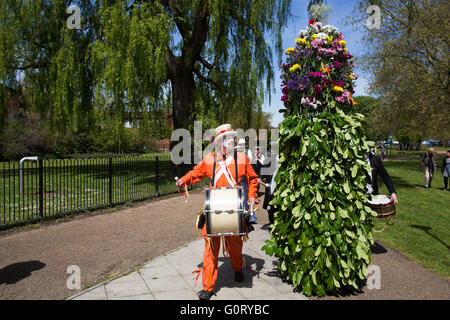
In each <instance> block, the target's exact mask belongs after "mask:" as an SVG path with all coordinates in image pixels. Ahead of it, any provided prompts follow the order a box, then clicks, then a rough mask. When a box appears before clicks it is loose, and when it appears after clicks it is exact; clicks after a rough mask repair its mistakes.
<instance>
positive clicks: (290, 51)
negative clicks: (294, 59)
mask: <svg viewBox="0 0 450 320" xmlns="http://www.w3.org/2000/svg"><path fill="white" fill-rule="evenodd" d="M293 51H294V48H292V47H290V48H287V49H286V54H291V53H292V52H293Z"/></svg>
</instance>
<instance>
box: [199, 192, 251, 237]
mask: <svg viewBox="0 0 450 320" xmlns="http://www.w3.org/2000/svg"><path fill="white" fill-rule="evenodd" d="M205 191H206V200H205V217H206V235H207V236H224V235H226V236H230V235H235V236H242V235H245V234H246V233H245V225H244V202H243V199H244V198H243V195H244V192H243V190H242V187H236V188H231V187H226V188H207V189H206V190H205Z"/></svg>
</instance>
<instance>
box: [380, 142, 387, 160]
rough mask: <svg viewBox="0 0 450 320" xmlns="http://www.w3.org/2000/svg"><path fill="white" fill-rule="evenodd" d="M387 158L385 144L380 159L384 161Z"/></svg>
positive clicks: (382, 146) (381, 148) (381, 149)
mask: <svg viewBox="0 0 450 320" xmlns="http://www.w3.org/2000/svg"><path fill="white" fill-rule="evenodd" d="M385 157H386V148H385V147H384V144H382V145H381V147H380V159H381V161H384V158H385Z"/></svg>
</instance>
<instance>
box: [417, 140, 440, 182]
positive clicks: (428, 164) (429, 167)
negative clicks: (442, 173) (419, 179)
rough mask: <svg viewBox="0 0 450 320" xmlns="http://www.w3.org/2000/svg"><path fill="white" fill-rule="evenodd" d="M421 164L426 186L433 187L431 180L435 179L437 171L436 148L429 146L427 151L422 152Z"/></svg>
mask: <svg viewBox="0 0 450 320" xmlns="http://www.w3.org/2000/svg"><path fill="white" fill-rule="evenodd" d="M420 166H421V168H422V171H423V172H424V173H425V188H431V180H433V175H434V173H435V172H436V166H437V162H436V157H435V156H434V148H429V149H428V152H427V153H424V154H422V161H421V162H420Z"/></svg>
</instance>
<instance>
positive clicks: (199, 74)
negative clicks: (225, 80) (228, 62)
mask: <svg viewBox="0 0 450 320" xmlns="http://www.w3.org/2000/svg"><path fill="white" fill-rule="evenodd" d="M193 70H194V73H195V75H196V76H197V77H198V78H199V79H200V80H202V81H204V82H207V83H211V84H213V85H214V86H215V87H216V88H217V89H219V90H224V89H227V87H226V86H225V85H223V84H220V83H217V82H215V81H214V80H212V79H210V78H207V77H205V76H204V75H202V74H201V73H200V71H198V70H197V69H195V68H193Z"/></svg>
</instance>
